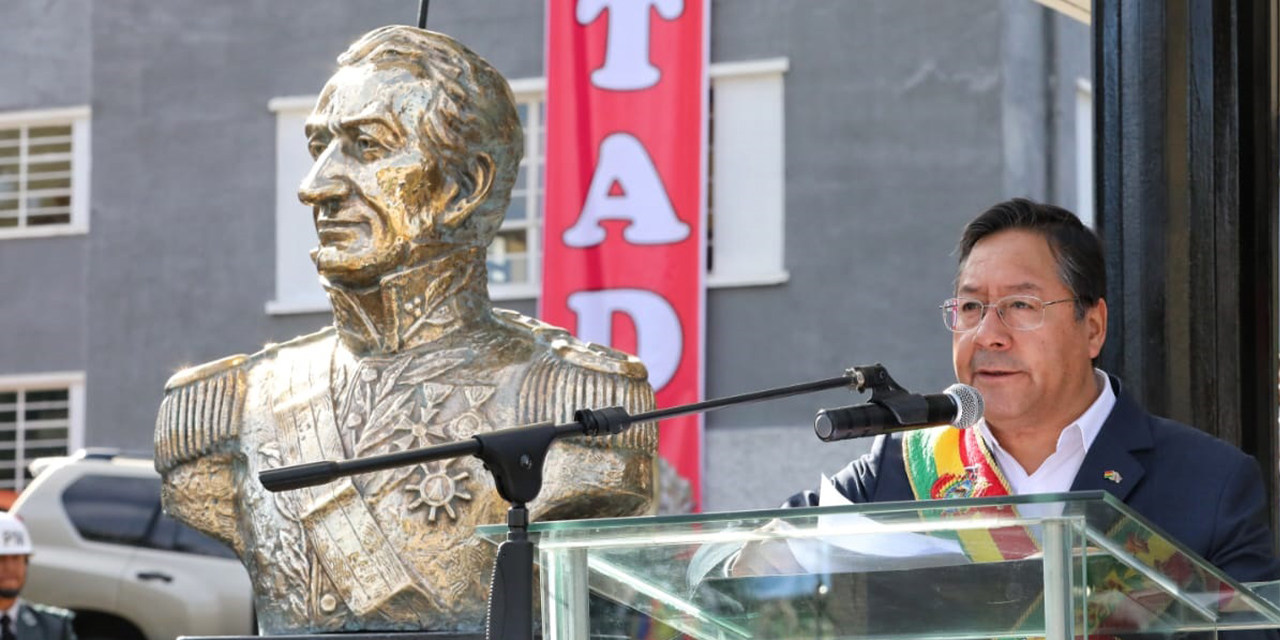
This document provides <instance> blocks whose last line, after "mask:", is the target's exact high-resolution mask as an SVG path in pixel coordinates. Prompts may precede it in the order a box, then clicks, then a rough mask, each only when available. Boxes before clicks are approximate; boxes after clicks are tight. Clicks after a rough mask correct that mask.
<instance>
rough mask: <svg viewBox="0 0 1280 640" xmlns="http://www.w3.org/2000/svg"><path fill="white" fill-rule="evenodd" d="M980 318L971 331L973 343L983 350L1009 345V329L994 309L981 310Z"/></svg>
mask: <svg viewBox="0 0 1280 640" xmlns="http://www.w3.org/2000/svg"><path fill="white" fill-rule="evenodd" d="M983 312H984V313H983V314H982V318H981V319H980V320H978V326H977V327H975V328H974V330H973V341H974V343H976V344H977V345H978V346H980V347H982V348H984V349H999V348H1001V347H1004V346H1005V345H1007V344H1009V331H1010V329H1009V327H1008V326H1007V325H1006V324H1005V323H1004V319H1003V318H1000V317H999V315H1000V312H999V311H998V310H997V309H996V308H995V307H987V308H985V309H983Z"/></svg>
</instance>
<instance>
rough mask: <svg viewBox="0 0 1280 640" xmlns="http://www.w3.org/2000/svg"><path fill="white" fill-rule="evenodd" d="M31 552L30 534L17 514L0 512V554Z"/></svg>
mask: <svg viewBox="0 0 1280 640" xmlns="http://www.w3.org/2000/svg"><path fill="white" fill-rule="evenodd" d="M30 554H31V535H30V534H28V533H27V526H26V525H24V524H22V521H21V520H19V519H18V518H17V516H15V515H13V514H11V513H3V512H0V556H25V555H30Z"/></svg>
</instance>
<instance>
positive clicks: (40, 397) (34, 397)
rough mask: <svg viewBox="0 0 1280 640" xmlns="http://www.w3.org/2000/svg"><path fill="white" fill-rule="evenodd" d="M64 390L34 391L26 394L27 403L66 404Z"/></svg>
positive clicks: (66, 394)
mask: <svg viewBox="0 0 1280 640" xmlns="http://www.w3.org/2000/svg"><path fill="white" fill-rule="evenodd" d="M67 396H68V391H67V390H66V389H34V390H31V391H28V392H27V402H66V401H67Z"/></svg>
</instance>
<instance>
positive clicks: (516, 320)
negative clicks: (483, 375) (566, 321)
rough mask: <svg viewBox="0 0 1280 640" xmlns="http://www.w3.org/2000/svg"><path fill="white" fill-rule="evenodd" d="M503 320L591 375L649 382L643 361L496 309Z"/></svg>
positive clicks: (527, 317)
mask: <svg viewBox="0 0 1280 640" xmlns="http://www.w3.org/2000/svg"><path fill="white" fill-rule="evenodd" d="M493 313H494V315H495V316H497V317H498V319H499V320H502V321H504V322H507V323H509V324H512V325H515V326H517V327H520V328H523V329H525V330H528V331H530V332H532V333H533V335H534V337H536V338H537V339H538V341H540V342H543V343H545V344H547V345H548V346H549V347H550V348H551V350H552V351H553V352H554V353H555V354H556V355H557V356H559V357H560V358H561V359H562V360H564V361H565V362H568V363H570V364H573V365H576V366H579V367H582V368H583V369H587V370H589V371H596V372H599V373H609V374H613V375H619V376H624V377H627V378H632V379H636V380H648V378H649V372H648V370H647V369H645V366H644V363H643V362H641V361H640V359H639V358H637V357H635V356H633V355H629V354H627V353H624V352H622V351H618V350H617V349H613V348H610V347H606V346H604V345H600V344H596V343H594V342H583V341H582V340H579V339H577V338H575V337H573V336H572V335H570V334H569V332H568V331H565V330H564V329H561V328H560V327H557V326H554V325H550V324H547V323H545V322H542V321H541V320H537V319H535V318H530V317H529V316H526V315H523V314H520V313H516V312H515V311H510V310H508V309H494V310H493Z"/></svg>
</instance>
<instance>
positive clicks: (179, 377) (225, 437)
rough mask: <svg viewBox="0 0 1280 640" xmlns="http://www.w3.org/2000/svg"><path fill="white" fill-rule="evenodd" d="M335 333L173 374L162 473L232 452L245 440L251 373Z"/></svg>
mask: <svg viewBox="0 0 1280 640" xmlns="http://www.w3.org/2000/svg"><path fill="white" fill-rule="evenodd" d="M334 333H335V332H334V330H333V328H332V327H329V328H327V329H325V330H322V331H317V332H316V333H312V334H309V335H305V336H300V337H298V338H294V339H293V340H289V341H287V342H282V343H280V344H269V345H267V346H265V347H263V349H262V350H261V351H258V352H257V353H254V354H252V355H246V354H236V355H233V356H227V357H225V358H219V359H217V360H214V361H212V362H207V363H204V364H200V365H196V366H194V367H188V368H186V369H183V370H181V371H179V372H177V373H175V374H173V376H171V377H170V378H169V380H168V382H166V383H165V385H164V400H162V401H161V403H160V412H159V415H157V416H156V436H155V438H156V440H155V446H156V468H157V469H158V470H160V471H161V472H162V473H163V472H165V471H166V470H168V469H170V468H173V467H174V466H176V465H178V464H181V463H183V462H187V461H190V460H194V459H196V458H200V457H202V456H205V455H208V454H211V453H215V452H219V451H221V450H224V449H226V448H228V447H230V446H231V444H232V443H234V442H235V441H236V440H237V439H238V437H239V435H240V423H241V416H242V414H243V412H244V399H245V395H246V394H247V393H248V386H247V378H248V375H249V372H250V370H252V368H253V367H254V366H256V365H257V364H259V363H262V362H269V361H272V360H274V359H275V358H276V357H277V356H278V355H279V354H280V353H282V352H285V351H286V350H294V349H298V348H301V349H307V348H311V347H313V346H319V345H325V344H328V340H330V339H332V338H333V337H334Z"/></svg>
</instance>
